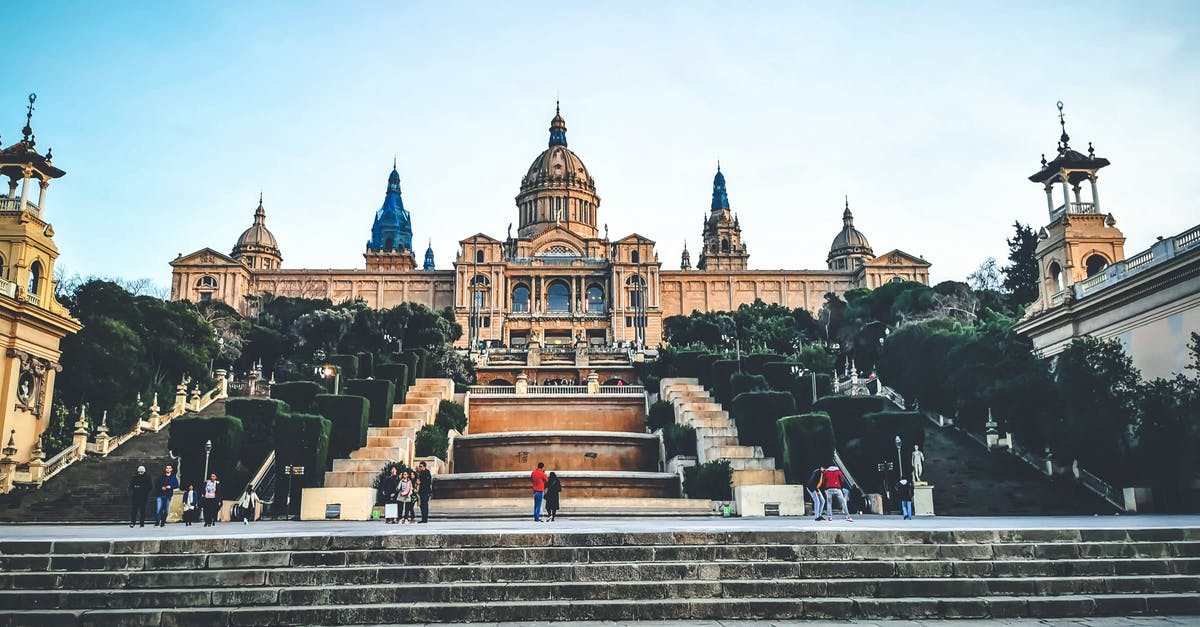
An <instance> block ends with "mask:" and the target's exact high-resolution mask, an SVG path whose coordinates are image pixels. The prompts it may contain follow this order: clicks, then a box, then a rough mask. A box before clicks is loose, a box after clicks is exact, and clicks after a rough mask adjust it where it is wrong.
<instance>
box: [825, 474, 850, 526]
mask: <svg viewBox="0 0 1200 627" xmlns="http://www.w3.org/2000/svg"><path fill="white" fill-rule="evenodd" d="M824 475H825V507H826V508H827V509H826V510H825V518H826V520H833V499H834V497H837V498H838V500H839V501H841V502H842V514H844V515H845V516H846V520H848V521H850V522H853V521H854V519H853V518H851V517H850V499H849V492H850V491H849V490H847V489H846V488H845V485H846V484H847V483H848V482H847V481H846V475H844V474H842V469H841V468H838V467H837V466H830V467H829V468H826V469H825V473H824Z"/></svg>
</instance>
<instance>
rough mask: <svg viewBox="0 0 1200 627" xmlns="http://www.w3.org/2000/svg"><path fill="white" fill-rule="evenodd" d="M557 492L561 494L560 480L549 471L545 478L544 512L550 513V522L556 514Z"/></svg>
mask: <svg viewBox="0 0 1200 627" xmlns="http://www.w3.org/2000/svg"><path fill="white" fill-rule="evenodd" d="M559 494H562V482H561V481H559V480H558V475H556V474H554V473H550V477H549V478H548V479H547V480H546V513H547V514H550V522H554V517H555V516H556V515H557V514H558V497H559Z"/></svg>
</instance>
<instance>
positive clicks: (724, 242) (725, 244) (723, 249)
mask: <svg viewBox="0 0 1200 627" xmlns="http://www.w3.org/2000/svg"><path fill="white" fill-rule="evenodd" d="M721 252H723V253H727V252H729V240H728V239H726V238H721Z"/></svg>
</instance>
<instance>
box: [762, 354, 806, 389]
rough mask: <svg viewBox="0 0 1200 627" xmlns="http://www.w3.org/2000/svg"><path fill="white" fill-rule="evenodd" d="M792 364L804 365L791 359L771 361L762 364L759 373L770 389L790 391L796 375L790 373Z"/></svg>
mask: <svg viewBox="0 0 1200 627" xmlns="http://www.w3.org/2000/svg"><path fill="white" fill-rule="evenodd" d="M793 366H795V367H798V368H803V367H804V365H803V364H800V363H797V362H793V361H771V362H767V363H765V364H763V366H762V372H760V373H759V374H761V375H762V376H763V377H765V378H766V379H767V385H769V386H771V389H772V390H779V391H780V392H783V391H791V389H792V385H794V384H795V382H796V375H794V374H792V367H793Z"/></svg>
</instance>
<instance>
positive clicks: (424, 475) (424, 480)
mask: <svg viewBox="0 0 1200 627" xmlns="http://www.w3.org/2000/svg"><path fill="white" fill-rule="evenodd" d="M431 496H433V475H431V474H430V473H429V467H428V466H426V465H425V462H421V463H420V464H417V498H419V499H421V522H429V497H431Z"/></svg>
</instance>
